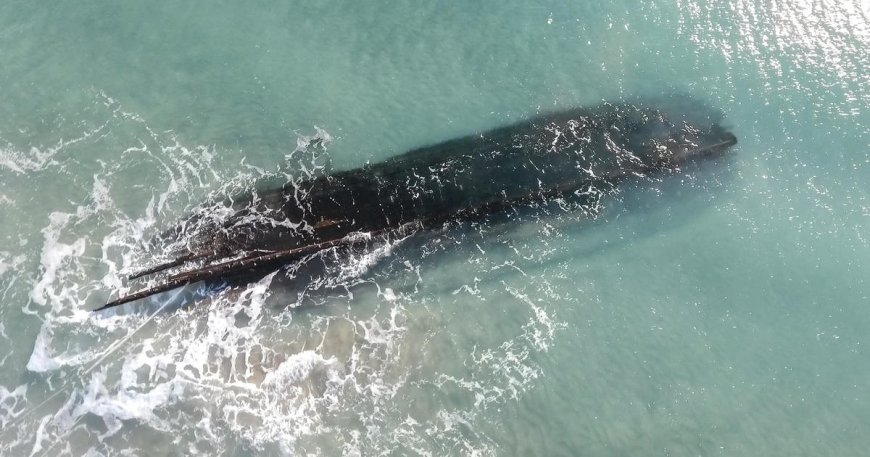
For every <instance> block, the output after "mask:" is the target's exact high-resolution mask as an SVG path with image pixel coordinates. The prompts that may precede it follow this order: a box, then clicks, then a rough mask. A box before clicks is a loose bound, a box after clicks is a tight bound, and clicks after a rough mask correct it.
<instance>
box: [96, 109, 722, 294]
mask: <svg viewBox="0 0 870 457" xmlns="http://www.w3.org/2000/svg"><path fill="white" fill-rule="evenodd" d="M671 116H672V115H669V114H666V113H665V112H663V111H661V110H657V109H654V108H647V107H641V106H636V105H610V104H605V105H602V106H599V107H596V108H592V109H576V110H568V111H564V112H560V113H555V114H550V115H545V116H540V117H536V118H533V119H530V120H528V121H523V122H520V123H517V124H515V125H512V126H509V127H503V128H500V129H495V130H492V131H489V132H484V133H482V134H478V135H471V136H468V137H464V138H459V139H456V140H451V141H447V142H445V143H440V144H437V145H434V146H429V147H425V148H420V149H417V150H413V151H410V152H408V153H405V154H402V155H400V156H396V157H394V158H391V159H388V160H386V161H384V162H381V163H378V164H375V165H367V166H365V167H362V168H358V169H354V170H349V171H345V172H340V173H336V174H333V175H330V176H325V177H319V178H315V179H312V180H310V181H305V182H301V183H288V184H287V185H285V186H283V187H282V188H280V189H275V190H273V191H267V192H261V193H258V194H256V195H255V196H251V197H250V198H249V199H242V200H241V201H240V202H239V203H237V204H236V205H235V207H234V210H235V213H234V214H233V215H232V216H231V217H230V218H229V219H228V220H226V221H225V222H224V223H223V224H222V225H217V226H215V225H209V226H207V227H206V228H204V229H202V231H201V232H196V233H194V236H196V237H199V238H200V240H199V242H198V243H191V244H192V245H196V246H202V247H201V248H193V249H200V250H198V251H197V250H190V251H188V252H183V253H181V254H180V255H179V256H178V257H177V258H176V259H174V260H172V261H170V262H167V263H164V264H161V265H157V266H154V267H151V268H149V269H146V270H144V271H141V272H139V273H136V274H134V275H131V277H130V278H131V279H135V278H140V277H144V276H147V275H150V274H155V273H159V272H162V271H166V270H169V269H172V268H176V267H181V266H183V265H186V264H188V263H190V262H197V261H198V262H203V261H204V262H206V263H207V264H206V265H204V266H200V267H197V268H193V269H189V270H186V271H180V272H177V273H174V274H171V275H169V276H168V277H167V278H165V279H164V280H163V282H161V283H158V284H157V285H155V286H152V287H149V288H146V289H145V290H142V291H139V292H135V293H132V294H129V295H126V296H123V297H119V298H118V299H116V300H113V301H111V302H109V303H107V304H106V305H105V306H103V307H101V308H99V310H103V309H107V308H111V307H114V306H118V305H121V304H124V303H128V302H131V301H134V300H138V299H140V298H144V297H147V296H150V295H154V294H157V293H160V292H165V291H168V290H171V289H174V288H177V287H181V286H184V285H188V284H191V283H194V282H199V281H212V280H217V279H221V278H223V277H232V276H239V275H242V274H246V273H252V272H254V273H258V272H264V273H267V272H268V271H272V270H274V269H276V268H279V267H280V266H281V265H284V264H286V263H288V262H292V261H294V260H298V259H301V258H304V257H305V256H308V255H312V254H316V253H318V252H321V251H323V250H326V249H331V248H337V247H347V246H354V245H356V244H358V243H361V242H363V241H367V240H368V239H371V238H373V237H379V236H383V235H389V234H409V233H413V232H414V231H418V230H423V229H430V228H435V227H438V226H440V225H442V224H444V223H446V222H450V221H453V220H467V219H473V218H475V217H480V216H482V215H487V214H492V213H495V212H498V211H502V210H504V209H506V208H510V207H515V206H517V205H520V204H523V203H527V202H530V201H535V200H548V199H552V198H554V197H556V196H559V195H565V194H568V193H574V192H576V191H578V190H580V189H588V188H593V189H598V190H599V191H601V192H603V193H606V192H607V191H609V190H610V189H613V188H614V187H615V186H616V184H617V183H619V182H620V181H621V180H623V179H625V178H626V177H630V176H636V175H643V174H647V173H650V172H656V171H669V170H676V169H678V168H679V166H680V164H682V163H684V162H686V161H687V160H692V159H695V158H701V157H709V156H714V155H716V154H719V153H722V152H724V151H725V150H727V149H728V148H729V147H730V146H732V145H734V144H735V143H736V141H737V140H736V138H735V137H734V135H733V134H731V133H730V132H727V131H725V130H724V129H722V128H721V127H719V126H718V125H717V124H716V120H715V119H702V121H701V122H699V121H697V120H695V121H694V123H693V122H690V121H689V120H687V118H683V117H680V116H677V117H675V118H674V117H671ZM211 262H216V263H211Z"/></svg>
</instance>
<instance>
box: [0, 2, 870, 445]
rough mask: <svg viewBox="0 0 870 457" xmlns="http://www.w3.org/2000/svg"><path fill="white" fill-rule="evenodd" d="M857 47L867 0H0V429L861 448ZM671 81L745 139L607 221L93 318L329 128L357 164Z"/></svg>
mask: <svg viewBox="0 0 870 457" xmlns="http://www.w3.org/2000/svg"><path fill="white" fill-rule="evenodd" d="M868 74H870V7H868V4H867V2H866V1H864V2H862V1H861V0H842V1H831V0H825V1H816V2H807V1H798V0H791V1H784V2H766V1H760V0H738V1H724V0H708V1H702V0H687V1H684V0H680V1H675V2H653V1H641V2H629V1H623V2H607V3H606V4H604V3H597V2H590V3H588V4H586V3H583V2H538V4H534V5H532V4H526V2H514V1H507V2H499V3H498V4H496V3H481V4H475V5H472V4H468V5H460V4H459V3H455V4H454V3H446V2H430V3H410V2H389V3H383V4H382V5H375V4H367V3H360V2H284V3H275V4H267V3H264V2H253V3H245V2H236V3H230V2H208V3H206V2H188V3H186V4H181V3H180V2H108V1H104V2H99V1H93V0H85V1H80V2H63V3H59V4H52V5H42V4H39V3H34V2H23V1H13V0H9V1H6V2H3V3H2V4H0V426H2V428H0V454H2V455H85V454H87V455H188V454H196V453H198V454H202V455H240V456H241V455H523V456H526V455H548V456H549V455H585V456H599V455H600V456H613V455H667V456H697V455H735V456H746V455H757V456H768V455H789V456H791V455H838V456H846V455H856V456H857V455H865V454H866V452H867V451H866V450H867V449H868V447H870V437H868V435H867V433H866V430H867V428H868V426H870V395H868V393H867V392H868V389H867V386H868V382H870V355H868V353H867V349H866V348H865V346H866V345H867V340H866V338H865V336H866V335H867V334H870V333H868V332H870V309H868V305H870V301H868V297H870V284H868V282H867V279H866V277H867V273H868V271H870V249H868V248H870V241H868V240H870V230H868V229H870V190H868V189H870V187H868V183H870V113H868V106H870V77H868ZM674 94H685V95H689V96H691V97H694V98H696V99H700V100H703V101H704V102H705V103H707V104H709V105H711V106H714V107H716V108H718V109H720V110H722V112H724V113H725V116H726V124H727V126H728V127H729V128H730V129H731V130H732V131H733V132H734V133H735V134H736V136H737V137H738V138H739V141H740V142H739V144H738V146H737V148H736V149H735V154H734V155H733V156H732V157H729V158H728V159H727V160H724V161H719V162H717V163H715V164H709V166H705V167H702V168H699V169H697V170H692V171H691V172H690V173H689V174H686V175H676V176H671V177H664V178H660V179H653V180H648V181H643V182H638V183H633V184H631V185H628V186H625V187H624V188H623V189H622V191H621V192H620V193H619V194H618V195H614V196H612V198H610V199H608V200H607V201H606V202H605V204H606V209H605V211H604V212H603V213H602V214H601V216H600V217H598V218H597V219H595V220H590V218H588V217H586V216H584V215H583V214H577V213H576V212H571V211H568V212H565V211H560V210H558V209H553V208H550V209H547V210H541V211H538V212H534V211H532V212H530V213H529V214H526V215H525V216H524V217H522V218H519V219H518V220H515V221H513V222H511V223H506V224H495V225H486V224H483V225H479V226H465V227H456V228H454V229H451V230H447V231H444V232H439V233H434V234H428V235H425V236H421V237H416V238H411V239H407V240H404V241H401V242H396V243H394V244H392V245H387V246H374V247H372V249H370V250H369V251H367V252H359V253H357V254H356V255H355V256H353V257H352V258H349V259H345V260H344V261H343V263H342V264H341V265H339V268H338V271H331V272H330V278H332V281H333V283H332V284H331V286H332V287H328V288H327V289H328V290H327V291H325V292H321V293H320V294H317V293H314V296H315V299H316V300H315V301H316V304H315V305H308V306H304V307H294V306H293V305H294V303H296V301H297V299H298V296H296V295H294V294H293V293H290V292H286V291H285V292H281V291H279V290H276V289H275V288H274V287H270V283H269V282H268V280H266V281H264V282H261V283H260V284H255V285H253V286H251V287H249V288H248V289H245V290H244V291H243V292H242V293H229V294H218V295H217V296H214V297H213V298H212V299H211V300H206V301H204V302H203V303H201V304H200V305H198V306H197V307H195V308H193V309H189V310H182V311H170V312H166V311H165V310H164V312H158V313H156V314H153V315H152V313H151V312H150V311H149V312H141V313H131V314H129V315H127V316H125V317H120V316H93V315H91V314H89V313H88V312H87V310H89V309H93V308H95V307H97V306H100V305H101V304H102V303H105V300H107V299H108V298H109V294H110V293H111V292H113V291H114V290H115V289H117V288H119V287H121V286H123V284H124V282H123V281H122V278H123V276H124V275H125V274H127V273H129V271H131V270H134V269H136V268H137V266H139V265H142V264H147V263H148V262H149V261H151V260H152V257H153V256H154V255H159V252H155V251H154V250H153V248H151V249H152V250H149V248H148V247H147V246H146V244H145V243H146V241H147V240H148V239H149V238H150V237H152V236H154V235H155V234H156V233H159V232H160V231H161V230H162V229H165V228H166V227H169V226H171V225H172V223H173V222H174V221H176V220H178V219H179V218H180V217H182V216H183V215H184V214H187V213H188V212H190V211H191V210H192V209H193V208H195V207H196V206H197V205H198V204H199V203H200V202H202V201H204V200H205V199H207V198H209V197H212V198H213V197H215V196H220V195H227V194H236V193H240V192H243V191H245V190H247V189H250V188H252V187H253V186H255V185H257V183H258V182H261V181H263V180H265V181H268V182H275V181H280V180H281V179H282V178H285V177H286V175H287V174H289V175H294V176H298V175H299V174H300V173H302V172H303V171H302V167H304V166H308V165H311V164H310V163H308V162H307V161H306V160H307V159H306V157H308V155H307V153H308V152H309V147H308V146H307V145H308V144H309V142H310V141H311V140H312V139H313V138H317V139H320V140H323V141H325V144H326V148H327V152H328V155H329V158H330V161H331V163H332V165H331V166H333V167H334V168H336V169H344V168H351V167H355V166H359V165H361V164H364V163H366V162H371V161H377V160H381V159H383V158H386V157H389V156H392V155H395V154H398V153H401V152H404V151H406V150H408V149H411V148H414V147H418V146H422V145H425V144H431V143H433V142H438V141H443V140H446V139H449V138H453V137H457V136H462V135H467V134H470V133H474V132H479V131H483V130H486V129H489V128H493V127H496V126H500V125H504V124H508V123H511V122H513V121H515V120H517V119H521V118H525V117H528V116H532V115H535V114H536V113H540V112H546V111H550V110H553V109H558V108H565V107H573V106H583V105H595V104H598V103H600V102H601V101H602V100H621V99H629V98H636V97H640V98H646V99H658V100H665V101H667V100H669V99H671V98H673V97H675V95H674ZM276 303H278V304H276ZM282 304H283V305H282ZM158 307H159V306H155V307H154V309H157V308H158Z"/></svg>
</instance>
